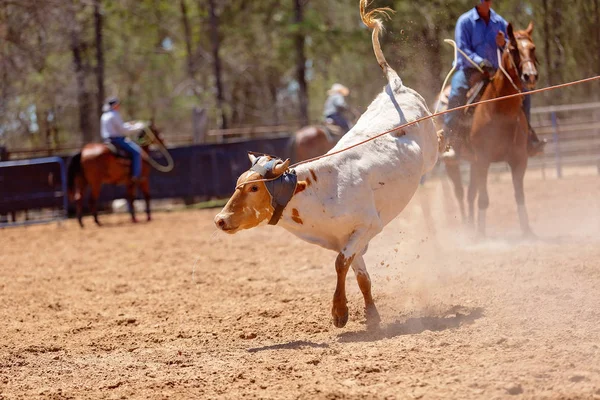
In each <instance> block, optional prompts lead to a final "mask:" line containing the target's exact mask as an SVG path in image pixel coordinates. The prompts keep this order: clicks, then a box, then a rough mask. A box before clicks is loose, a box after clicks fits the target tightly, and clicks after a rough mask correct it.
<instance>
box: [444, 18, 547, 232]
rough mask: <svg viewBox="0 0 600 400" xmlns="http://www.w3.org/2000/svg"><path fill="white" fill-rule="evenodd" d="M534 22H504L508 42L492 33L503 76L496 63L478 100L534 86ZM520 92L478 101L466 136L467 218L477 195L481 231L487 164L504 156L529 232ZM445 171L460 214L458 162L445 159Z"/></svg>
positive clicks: (523, 227)
mask: <svg viewBox="0 0 600 400" xmlns="http://www.w3.org/2000/svg"><path fill="white" fill-rule="evenodd" d="M532 32H533V23H530V24H529V26H528V27H527V29H525V30H521V31H513V27H512V25H511V24H508V27H507V33H508V39H509V42H508V43H507V42H506V39H505V38H504V35H503V34H502V33H501V32H500V33H499V34H498V36H497V38H496V41H497V44H498V46H499V47H501V48H504V51H503V53H502V60H501V65H502V67H503V68H504V70H505V71H506V72H507V75H508V76H506V75H505V74H504V73H503V72H502V70H501V69H498V71H497V72H496V74H495V75H494V77H493V78H492V81H491V82H490V84H489V85H488V86H487V88H486V89H485V91H484V93H483V96H482V98H481V100H488V99H493V98H498V97H502V96H508V95H512V94H516V93H519V92H521V91H522V89H523V86H526V87H527V88H528V89H533V88H534V87H535V84H536V82H537V75H538V74H537V69H536V63H537V60H536V56H535V45H534V43H533V40H532V36H531V34H532ZM522 102H523V97H522V96H519V97H513V98H511V99H506V100H500V101H497V102H492V103H487V104H480V105H478V106H476V108H475V113H474V115H473V124H472V126H471V131H470V134H469V136H468V138H469V142H468V143H469V147H470V152H471V153H472V154H471V155H470V157H468V158H469V159H470V161H471V171H470V177H471V178H470V182H469V190H468V194H467V199H468V204H469V222H470V223H473V222H474V214H475V210H474V203H475V198H476V197H477V195H478V194H479V199H478V208H479V213H478V221H477V222H478V232H479V233H480V234H481V235H485V228H486V226H485V224H486V210H487V208H488V206H489V197H488V190H487V177H488V170H489V167H490V164H491V163H493V162H502V161H505V162H507V163H508V165H509V166H510V168H511V173H512V181H513V187H514V192H515V199H516V202H517V208H518V215H519V222H520V225H521V230H522V232H523V234H524V235H530V234H532V233H531V228H530V226H529V218H528V216H527V208H526V207H525V193H524V188H523V179H524V176H525V170H526V169H527V160H528V152H527V135H528V129H529V128H528V124H527V118H526V116H525V113H524V111H523V110H522ZM446 170H447V171H448V176H449V177H450V178H451V180H452V181H453V183H454V185H455V194H456V195H457V198H458V201H459V204H460V207H461V212H462V213H463V216H464V207H463V198H462V194H463V189H462V181H461V179H460V170H459V163H458V162H453V163H450V162H446Z"/></svg>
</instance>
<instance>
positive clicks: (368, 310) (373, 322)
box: [352, 255, 381, 328]
mask: <svg viewBox="0 0 600 400" xmlns="http://www.w3.org/2000/svg"><path fill="white" fill-rule="evenodd" d="M352 269H353V270H354V275H356V281H357V282H358V287H359V288H360V291H361V292H362V294H363V297H364V299H365V317H366V318H367V326H368V327H369V328H376V327H377V326H379V323H380V322H381V318H380V317H379V312H378V311H377V307H375V302H374V301H373V296H372V295H371V277H370V276H369V273H368V272H367V266H366V264H365V260H364V259H363V257H362V255H357V256H356V257H355V258H354V261H353V262H352Z"/></svg>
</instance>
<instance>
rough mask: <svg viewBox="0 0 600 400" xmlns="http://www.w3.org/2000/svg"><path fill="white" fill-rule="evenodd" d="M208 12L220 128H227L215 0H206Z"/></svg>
mask: <svg viewBox="0 0 600 400" xmlns="http://www.w3.org/2000/svg"><path fill="white" fill-rule="evenodd" d="M208 5H209V13H210V39H211V42H212V55H213V68H214V73H215V83H216V86H217V108H218V109H219V114H220V118H221V124H220V126H221V129H227V116H226V115H225V109H224V108H223V107H224V103H225V99H224V95H223V82H222V76H221V75H222V71H221V58H220V56H219V50H220V46H221V43H220V41H219V17H218V16H217V10H216V5H215V0H208Z"/></svg>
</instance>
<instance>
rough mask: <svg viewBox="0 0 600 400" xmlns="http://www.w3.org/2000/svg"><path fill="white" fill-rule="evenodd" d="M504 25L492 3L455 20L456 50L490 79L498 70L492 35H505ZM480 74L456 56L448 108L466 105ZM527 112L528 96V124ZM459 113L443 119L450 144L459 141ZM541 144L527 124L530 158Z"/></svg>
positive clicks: (484, 1) (526, 101)
mask: <svg viewBox="0 0 600 400" xmlns="http://www.w3.org/2000/svg"><path fill="white" fill-rule="evenodd" d="M507 25H508V24H507V22H506V21H505V20H504V18H502V17H501V16H500V15H498V13H496V12H495V11H494V10H492V0H479V1H478V4H477V5H476V6H475V7H474V8H472V9H471V10H469V11H467V12H466V13H464V14H463V15H461V16H460V17H459V18H458V22H457V23H456V31H455V41H456V45H457V46H458V48H459V49H461V50H462V51H464V52H465V54H467V55H468V56H469V58H470V59H471V60H472V61H473V62H474V63H475V64H477V65H478V66H479V67H480V68H481V69H482V70H483V71H484V75H487V77H491V76H492V75H493V73H494V71H495V70H497V69H498V57H497V52H496V49H497V47H498V46H497V44H496V35H497V34H498V32H499V31H501V32H502V33H503V34H504V37H508V35H507V33H506V27H507ZM476 74H480V72H479V71H478V70H477V69H476V68H475V67H474V66H473V64H472V63H471V62H469V61H468V60H467V59H466V58H465V57H464V56H463V55H461V54H460V53H459V54H458V59H457V62H456V72H455V73H454V76H453V77H452V83H451V85H452V89H451V91H450V96H449V97H448V109H451V108H455V107H460V106H462V105H464V104H465V103H466V102H467V92H468V91H469V88H470V84H469V82H471V81H472V79H476V78H477V76H476ZM530 109H531V99H530V96H524V99H523V111H524V112H525V116H526V117H527V122H528V125H529V118H530ZM462 115H463V113H462V111H458V112H451V113H448V114H446V115H445V116H444V125H445V128H446V129H445V130H446V133H447V134H448V137H449V138H450V140H451V143H452V142H454V143H456V142H457V141H460V140H461V138H459V137H457V136H458V135H457V131H458V130H459V129H460V118H461V116H462ZM544 145H545V141H540V140H539V138H538V137H537V135H536V134H535V132H534V131H533V129H531V126H530V125H529V133H528V143H527V149H528V151H529V155H531V156H533V155H536V154H538V153H539V152H541V151H542V150H543V147H544Z"/></svg>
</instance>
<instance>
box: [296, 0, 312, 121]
mask: <svg viewBox="0 0 600 400" xmlns="http://www.w3.org/2000/svg"><path fill="white" fill-rule="evenodd" d="M302 1H303V0H294V11H295V15H294V22H295V23H296V25H297V26H296V29H297V31H296V35H295V36H296V37H295V44H296V80H297V81H298V87H299V91H298V100H299V102H300V115H299V117H300V122H301V123H302V125H308V123H309V119H308V90H307V84H306V55H305V54H304V41H305V37H304V32H303V28H302V22H303V21H304V10H303V5H302Z"/></svg>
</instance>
